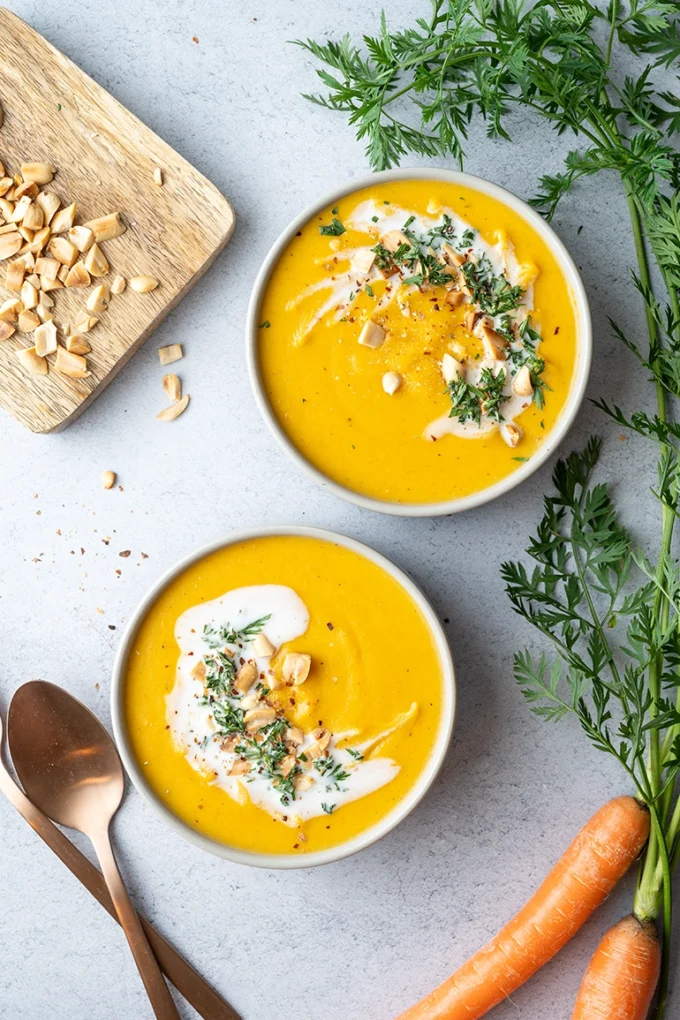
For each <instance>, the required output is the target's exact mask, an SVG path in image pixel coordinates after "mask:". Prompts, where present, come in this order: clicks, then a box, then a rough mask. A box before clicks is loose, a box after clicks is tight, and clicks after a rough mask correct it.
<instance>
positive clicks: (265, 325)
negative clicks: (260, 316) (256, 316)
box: [258, 319, 271, 329]
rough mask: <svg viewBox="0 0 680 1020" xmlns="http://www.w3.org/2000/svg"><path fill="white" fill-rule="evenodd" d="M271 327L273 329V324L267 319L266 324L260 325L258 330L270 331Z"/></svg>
mask: <svg viewBox="0 0 680 1020" xmlns="http://www.w3.org/2000/svg"><path fill="white" fill-rule="evenodd" d="M270 327H271V322H270V321H269V319H265V320H264V322H261V323H260V325H259V326H258V329H269V328H270Z"/></svg>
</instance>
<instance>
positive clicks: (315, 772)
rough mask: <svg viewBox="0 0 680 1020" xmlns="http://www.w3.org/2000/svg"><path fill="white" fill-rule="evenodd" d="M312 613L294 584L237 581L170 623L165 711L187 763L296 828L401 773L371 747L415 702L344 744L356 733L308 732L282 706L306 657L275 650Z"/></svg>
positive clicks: (291, 702) (308, 677) (298, 683)
mask: <svg viewBox="0 0 680 1020" xmlns="http://www.w3.org/2000/svg"><path fill="white" fill-rule="evenodd" d="M308 624H309V613H308V611H307V607H306V606H305V604H304V602H302V600H301V599H300V598H299V597H298V595H297V594H296V593H295V592H294V591H293V589H292V588H288V587H285V586H283V585H254V586H250V587H246V588H237V589H234V590H232V591H230V592H227V593H226V594H225V595H223V596H221V597H220V598H218V599H214V600H212V601H211V602H204V603H201V604H199V605H196V606H193V607H192V608H191V609H188V610H187V611H186V612H184V613H183V614H182V615H181V616H180V618H179V619H178V621H177V625H176V628H175V637H176V639H177V643H178V645H179V647H180V653H181V654H180V658H179V661H178V664H177V675H176V682H175V687H174V689H173V690H172V692H171V693H170V695H169V696H168V698H167V705H166V718H167V724H168V726H169V728H170V729H171V731H172V734H173V738H174V740H175V743H176V744H177V746H178V747H180V748H181V750H182V751H183V753H184V754H185V756H186V758H187V761H188V762H189V763H190V765H191V766H192V767H193V768H195V769H197V770H198V771H199V772H201V773H203V774H205V775H207V776H209V777H210V778H211V781H212V782H214V783H215V784H217V785H219V786H220V787H222V788H223V789H224V790H226V791H227V793H229V794H230V795H231V796H232V797H233V798H234V799H235V800H237V801H242V800H243V799H244V798H247V797H250V799H251V800H252V801H253V803H255V804H257V805H258V806H259V807H261V808H263V809H264V810H265V811H267V812H268V813H269V814H270V815H272V817H273V818H275V819H276V820H278V821H281V822H284V823H286V824H288V825H291V826H298V825H300V824H301V823H302V822H303V821H305V820H306V819H309V818H313V817H317V816H320V815H323V814H324V813H326V814H331V813H332V812H333V811H335V810H336V808H338V807H340V806H341V805H342V804H343V803H347V802H349V801H352V800H357V799H358V798H360V797H364V796H366V794H368V793H371V792H373V791H374V790H377V789H379V788H380V787H381V786H384V785H385V784H386V783H389V782H390V781H391V780H392V779H393V778H394V777H395V776H396V774H397V773H398V772H399V766H398V765H397V764H396V762H394V761H392V759H390V758H379V757H375V758H373V757H370V758H369V754H370V752H371V751H372V750H374V749H376V748H377V747H378V745H379V744H380V743H381V742H382V741H383V740H385V739H386V737H387V736H388V735H389V734H390V733H391V732H393V731H394V729H395V728H396V727H398V726H400V725H403V724H404V723H405V722H406V721H407V720H408V719H412V718H413V717H414V716H415V714H416V713H417V705H416V704H414V705H412V707H411V709H410V711H409V712H407V713H403V715H402V717H400V718H398V719H396V720H394V722H393V723H392V725H391V726H390V727H389V729H388V730H386V731H385V732H383V733H380V734H378V735H377V736H374V737H373V738H371V739H370V740H364V741H363V742H362V743H355V744H353V746H349V744H348V740H349V739H351V738H352V737H353V736H356V733H346V734H333V733H331V732H330V731H329V730H328V729H326V728H325V727H324V726H323V721H322V720H319V725H318V726H316V727H315V728H313V729H312V730H310V731H308V732H305V731H303V729H301V728H300V727H298V726H296V725H294V724H293V723H292V722H291V721H290V719H289V717H288V714H287V712H289V710H290V708H291V707H294V706H295V704H296V701H297V699H298V698H299V697H300V694H299V689H300V687H302V685H303V684H305V683H307V682H310V683H313V682H314V670H313V662H312V659H311V656H310V655H308V654H306V653H305V652H288V653H287V654H285V655H283V656H281V655H277V653H278V650H279V649H280V648H281V646H282V645H283V644H284V643H286V642H289V641H292V640H294V639H295V638H297V637H300V636H301V635H303V634H304V633H305V631H306V630H307V626H308Z"/></svg>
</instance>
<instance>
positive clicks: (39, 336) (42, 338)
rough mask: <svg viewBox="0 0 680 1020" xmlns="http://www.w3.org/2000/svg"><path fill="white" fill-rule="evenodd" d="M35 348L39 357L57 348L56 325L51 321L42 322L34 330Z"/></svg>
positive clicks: (45, 355) (52, 352)
mask: <svg viewBox="0 0 680 1020" xmlns="http://www.w3.org/2000/svg"><path fill="white" fill-rule="evenodd" d="M35 350H36V354H38V355H39V356H40V357H41V358H46V357H47V355H48V354H54V353H55V352H56V350H57V327H56V326H55V325H54V323H53V322H43V323H42V325H40V326H38V328H37V329H36V331H35Z"/></svg>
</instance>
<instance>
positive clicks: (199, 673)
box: [191, 659, 206, 682]
mask: <svg viewBox="0 0 680 1020" xmlns="http://www.w3.org/2000/svg"><path fill="white" fill-rule="evenodd" d="M191 676H192V677H193V678H194V680H200V681H201V682H203V681H204V680H205V678H206V668H205V663H204V661H203V659H201V661H200V662H197V663H196V665H195V666H194V668H193V669H192V671H191Z"/></svg>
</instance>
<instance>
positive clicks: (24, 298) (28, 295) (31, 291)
mask: <svg viewBox="0 0 680 1020" xmlns="http://www.w3.org/2000/svg"><path fill="white" fill-rule="evenodd" d="M21 303H22V305H23V306H24V308H25V309H27V310H28V309H30V308H35V306H36V305H37V304H38V292H37V290H36V289H35V287H34V286H33V284H32V283H29V282H28V280H24V282H23V284H22V286H21Z"/></svg>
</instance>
